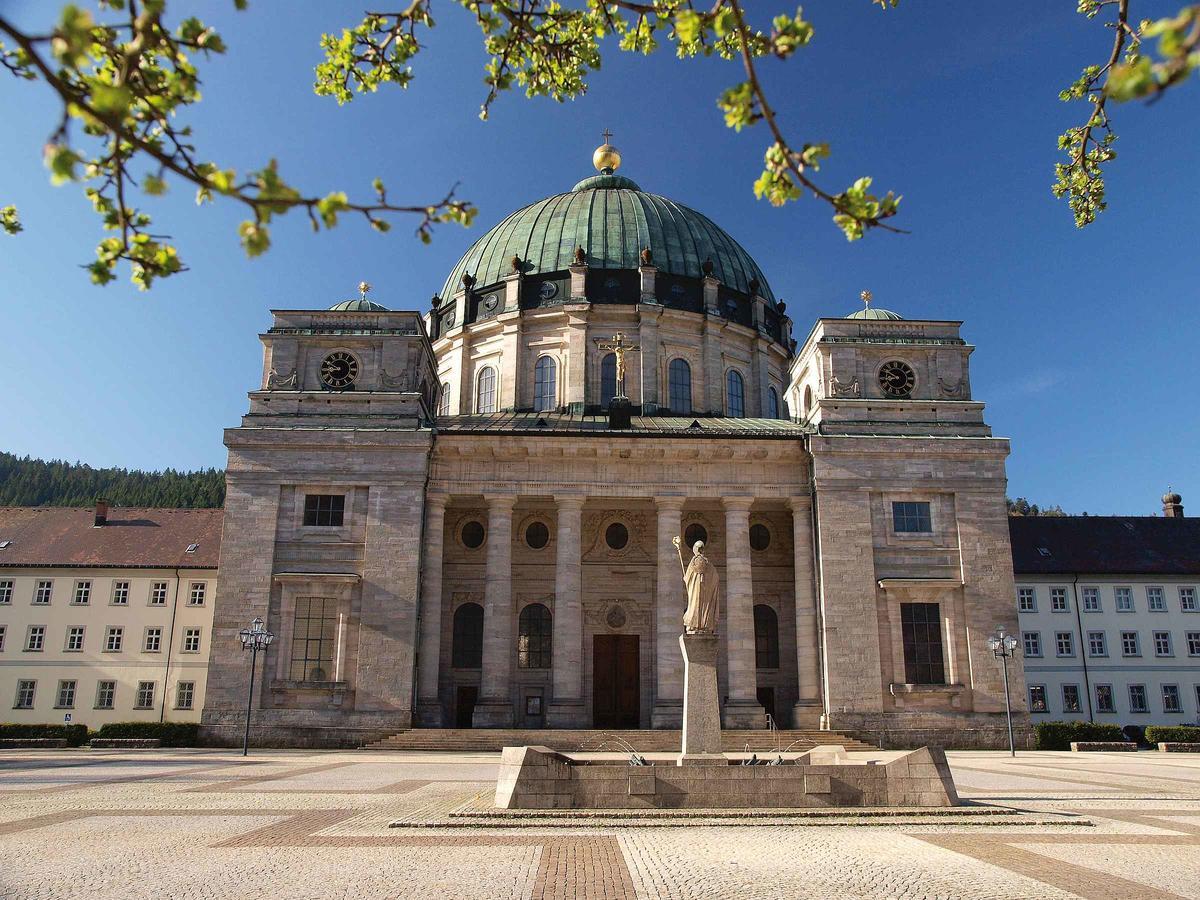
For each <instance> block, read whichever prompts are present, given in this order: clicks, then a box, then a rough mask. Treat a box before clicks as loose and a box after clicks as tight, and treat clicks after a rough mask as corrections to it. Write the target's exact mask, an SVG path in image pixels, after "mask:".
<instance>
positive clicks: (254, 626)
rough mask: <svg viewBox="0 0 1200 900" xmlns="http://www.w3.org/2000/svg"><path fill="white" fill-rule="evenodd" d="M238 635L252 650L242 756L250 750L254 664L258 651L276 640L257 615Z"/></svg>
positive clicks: (244, 647) (246, 646) (243, 648)
mask: <svg viewBox="0 0 1200 900" xmlns="http://www.w3.org/2000/svg"><path fill="white" fill-rule="evenodd" d="M238 637H240V638H241V639H242V650H249V651H250V684H249V686H248V687H247V689H246V734H245V736H244V737H243V738H242V756H245V755H246V754H247V753H249V751H250V708H251V707H252V706H253V705H254V664H255V663H256V662H258V651H259V650H266V649H267V647H268V646H270V644H271V641H273V640H275V635H274V634H272V633H271V632H269V631H267V627H266V625H264V624H263V620H262V619H261V618H259V617H258V616H255V617H254V621H253V622H251V623H250V627H249V628H243V629H242V630H241V631H240V632H238Z"/></svg>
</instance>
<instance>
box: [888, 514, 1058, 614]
mask: <svg viewBox="0 0 1200 900" xmlns="http://www.w3.org/2000/svg"><path fill="white" fill-rule="evenodd" d="M893 515H895V511H894V510H893ZM1017 609H1018V610H1020V611H1021V612H1037V591H1036V590H1034V589H1033V588H1027V587H1023V588H1017Z"/></svg>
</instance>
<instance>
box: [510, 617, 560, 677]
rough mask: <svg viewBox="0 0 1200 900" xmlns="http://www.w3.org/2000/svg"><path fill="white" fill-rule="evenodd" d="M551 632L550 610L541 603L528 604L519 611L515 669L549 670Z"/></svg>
mask: <svg viewBox="0 0 1200 900" xmlns="http://www.w3.org/2000/svg"><path fill="white" fill-rule="evenodd" d="M553 630H554V628H553V625H552V622H551V618H550V610H548V609H546V607H545V606H544V605H542V604H541V603H530V604H529V605H528V606H526V607H525V608H524V609H523V610H521V615H520V618H519V619H518V620H517V668H520V669H549V668H550V658H551V653H550V641H551V634H552V633H553Z"/></svg>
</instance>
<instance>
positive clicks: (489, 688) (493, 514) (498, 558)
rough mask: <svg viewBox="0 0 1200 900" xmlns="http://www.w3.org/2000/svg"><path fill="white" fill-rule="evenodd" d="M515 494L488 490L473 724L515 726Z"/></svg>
mask: <svg viewBox="0 0 1200 900" xmlns="http://www.w3.org/2000/svg"><path fill="white" fill-rule="evenodd" d="M516 499H517V498H516V497H514V496H513V495H512V494H485V495H484V500H486V501H487V505H488V530H487V574H486V576H485V583H484V588H483V671H482V672H481V673H480V681H479V684H480V697H479V701H478V702H477V703H476V704H475V715H474V717H473V719H472V724H473V725H474V726H475V727H476V728H511V727H512V724H513V705H512V690H511V682H512V661H513V656H514V649H513V627H512V511H513V505H514V504H515V503H516Z"/></svg>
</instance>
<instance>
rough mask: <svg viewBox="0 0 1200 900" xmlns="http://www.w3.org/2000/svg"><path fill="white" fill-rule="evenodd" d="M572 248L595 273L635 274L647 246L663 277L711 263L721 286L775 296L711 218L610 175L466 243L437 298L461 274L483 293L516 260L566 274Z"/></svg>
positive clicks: (533, 271)
mask: <svg viewBox="0 0 1200 900" xmlns="http://www.w3.org/2000/svg"><path fill="white" fill-rule="evenodd" d="M576 247H582V248H583V250H584V253H585V254H586V256H587V264H588V265H589V266H590V267H592V268H593V269H637V268H638V266H639V265H640V259H639V255H640V253H641V251H642V249H643V248H649V249H650V253H651V255H652V262H653V265H654V266H656V267H657V268H658V270H659V271H660V272H666V273H668V274H671V275H682V276H689V277H692V278H700V277H701V276H702V275H703V271H702V269H701V267H702V266H703V265H704V263H705V261H706V260H708V259H711V260H712V263H713V275H715V276H716V277H717V278H718V279H720V281H721V283H722V284H724V285H727V286H728V287H730V288H732V289H733V290H736V291H741V292H743V293H750V282H751V281H757V282H758V293H759V294H760V295H761V296H762V297H764V298H766V299H767V300H772V301H773V300H774V299H775V297H774V295H773V294H772V293H771V288H770V286H769V285H768V284H767V280H766V278H764V277H763V273H762V270H761V269H759V267H758V265H757V264H756V263H755V262H754V260H753V259H751V258H750V254H748V253H747V252H746V251H745V250H743V249H742V247H741V245H740V244H738V242H737V241H735V240H734V239H733V238H731V237H730V236H729V235H728V234H726V233H725V231H724V230H723V229H721V228H720V227H718V226H717V225H716V224H714V223H713V221H712V220H711V219H709V218H708V217H707V216H704V215H701V214H700V213H698V212H696V211H695V210H694V209H689V208H688V207H686V206H683V205H682V204H680V203H676V202H675V201H673V200H668V199H667V198H666V197H660V196H658V195H657V194H649V193H646V192H645V191H643V190H642V189H641V188H640V187H638V185H637V183H636V182H634V181H632V180H631V179H629V178H626V177H625V176H624V175H614V174H609V173H605V174H601V175H593V176H592V177H591V178H585V179H584V180H583V181H581V182H579V183H578V184H577V185H575V187H574V189H572V190H570V191H568V192H567V193H565V194H556V195H554V196H553V197H547V198H546V199H545V200H539V201H538V202H537V203H531V204H530V205H529V206H526V207H524V208H523V209H519V210H517V211H516V212H514V213H513V214H512V215H510V216H509V217H508V218H506V219H505V220H504V221H502V222H501V223H500V224H499V225H497V226H496V227H495V228H493V229H492V230H491V231H489V232H488V233H487V234H485V235H484V236H483V237H481V238H480V239H479V240H477V241H476V242H475V243H474V244H473V245H472V246H471V249H470V250H468V251H467V252H466V255H465V256H463V258H462V259H461V260H459V262H458V265H457V266H455V267H454V271H452V272H451V273H450V277H449V278H448V279H447V280H446V285H445V287H443V288H442V293H441V296H442V297H443V298H449V297H451V296H453V295H454V294H455V293H456V292H457V291H459V290H461V289H462V277H463V275H464V274H466V275H471V276H472V277H473V278H474V279H475V284H477V285H478V286H479V287H481V288H482V287H485V286H487V285H491V284H494V283H496V282H497V281H499V280H500V279H502V278H504V277H505V276H507V275H511V274H512V258H513V257H514V256H519V257H520V258H521V260H522V261H523V266H522V270H523V271H524V272H525V274H527V275H541V274H545V273H549V272H562V271H565V270H566V269H567V267H569V266H571V265H572V264H573V261H574V256H575V248H576Z"/></svg>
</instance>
